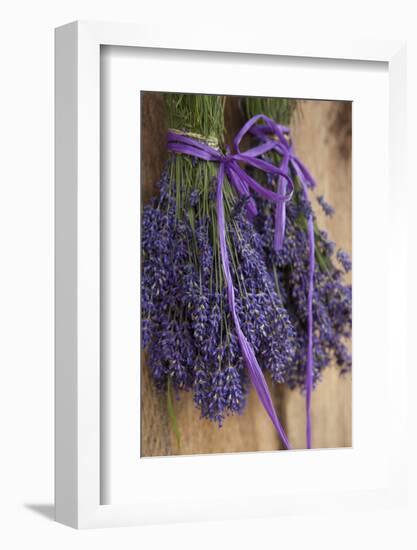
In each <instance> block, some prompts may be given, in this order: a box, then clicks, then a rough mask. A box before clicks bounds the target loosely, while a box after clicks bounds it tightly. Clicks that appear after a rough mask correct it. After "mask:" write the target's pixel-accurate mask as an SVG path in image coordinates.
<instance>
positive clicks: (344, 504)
mask: <svg viewBox="0 0 417 550" xmlns="http://www.w3.org/2000/svg"><path fill="white" fill-rule="evenodd" d="M404 59H405V54H404V45H403V44H401V43H390V42H385V41H379V42H378V41H373V42H363V43H358V42H355V43H342V42H341V43H338V44H325V43H320V42H318V41H317V42H315V43H314V42H309V41H305V42H304V43H303V42H300V41H297V42H294V41H291V40H288V39H287V37H285V38H284V37H278V38H277V37H274V38H273V39H272V38H270V37H268V36H267V35H264V36H258V37H257V39H256V41H255V40H254V41H253V42H248V41H247V40H246V38H245V37H244V35H243V34H242V35H241V34H240V33H239V32H236V33H233V32H232V33H231V32H230V31H229V32H228V33H225V34H224V35H221V36H218V37H217V36H216V37H215V36H212V33H210V32H209V30H207V32H205V31H202V32H201V33H200V32H199V33H198V35H197V34H196V35H190V36H187V37H182V36H177V35H176V34H175V33H174V32H173V31H172V30H169V29H163V28H158V29H157V28H150V27H140V26H139V27H138V26H134V25H119V24H110V23H80V22H77V23H71V24H69V25H65V26H63V27H60V28H58V29H57V31H56V517H57V520H58V521H61V522H63V523H66V524H68V525H71V526H73V527H96V526H97V527H98V526H106V525H109V526H110V525H128V524H139V523H152V522H164V521H165V522H170V521H185V520H190V521H192V520H203V519H216V518H238V517H259V516H267V515H277V514H280V513H290V512H291V513H301V512H303V513H304V512H306V511H308V510H309V509H311V508H312V507H314V509H315V510H321V509H322V510H328V509H330V508H332V509H335V508H337V507H338V508H340V510H346V509H349V508H352V509H358V508H359V509H363V510H364V511H366V509H369V507H371V506H381V505H383V506H388V505H396V504H398V503H400V502H402V500H403V499H404V498H405V496H404V495H405V477H404V475H405V474H404V473H403V472H402V467H401V465H402V464H403V463H404V455H403V452H404V447H403V436H404V433H403V426H404V421H405V420H404V419H405V409H404V405H403V400H402V397H401V395H402V391H403V389H404V386H405V374H406V367H405V345H404V338H405V331H404V323H405V315H404V311H405V298H404V295H403V294H401V292H398V285H399V281H400V280H401V279H402V278H403V277H404V280H405V256H404V249H403V248H402V247H401V246H399V245H398V242H399V241H400V242H405V239H404V240H403V239H402V237H404V232H405V230H404V226H403V221H402V216H401V185H402V181H403V178H404V175H403V173H402V165H403V158H402V155H403V152H402V151H403V149H404V148H403V147H402V144H403V142H404V139H405V138H404V124H405V113H404V109H403V94H404V91H403V83H404V79H405V68H404V67H405V62H404ZM388 257H389V259H390V260H389V262H387V263H386V265H387V268H386V269H380V265H381V262H383V260H384V259H386V258H388ZM378 266H379V267H378ZM394 266H395V269H394ZM381 297H383V299H381ZM394 365H395V376H394V375H393V368H394ZM393 379H395V384H396V391H395V392H393V391H392V380H393ZM388 438H389V439H392V438H394V440H395V445H392V444H387V440H388Z"/></svg>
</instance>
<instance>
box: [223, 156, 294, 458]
mask: <svg viewBox="0 0 417 550" xmlns="http://www.w3.org/2000/svg"><path fill="white" fill-rule="evenodd" d="M223 183H224V165H223V164H220V166H219V170H218V174H217V193H216V208H217V226H218V232H219V241H220V254H221V259H222V265H223V273H224V276H225V279H226V285H227V296H228V300H229V308H230V311H231V313H232V317H233V322H234V324H235V328H236V332H237V337H238V340H239V345H240V349H241V352H242V355H243V358H244V360H245V364H246V367H247V369H248V371H249V376H250V379H251V382H252V384H253V386H254V388H255V390H256V392H257V394H258V396H259V399H260V401H261V403H262V405H263V407H264V409H265V410H266V412H267V413H268V415H269V417H270V419H271V421H272V423H273V425H274V427H275V429H276V430H277V432H278V434H279V436H280V438H281V440H282V442H283V443H284V445H285V447H286V448H287V449H290V448H291V447H290V443H289V441H288V438H287V435H286V433H285V431H284V429H283V427H282V425H281V423H280V421H279V419H278V416H277V414H276V412H275V408H274V405H273V403H272V398H271V394H270V392H269V389H268V386H267V383H266V380H265V377H264V375H263V372H262V370H261V368H260V366H259V363H258V361H257V359H256V357H255V353H254V351H253V349H252V346H251V345H250V344H249V342H248V341H247V339H246V336H245V335H244V334H243V332H242V329H241V327H240V322H239V318H238V315H237V313H236V304H235V290H234V287H233V280H232V276H231V273H230V267H229V256H228V252H227V245H226V235H225V222H224V207H223Z"/></svg>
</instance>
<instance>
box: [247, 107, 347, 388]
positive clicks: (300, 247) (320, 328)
mask: <svg viewBox="0 0 417 550" xmlns="http://www.w3.org/2000/svg"><path fill="white" fill-rule="evenodd" d="M242 106H243V110H244V112H245V113H246V115H247V116H248V118H249V117H251V116H253V115H255V114H258V113H263V114H265V115H267V116H269V117H271V118H273V119H274V120H276V121H277V122H279V123H280V124H283V125H288V123H289V121H290V118H291V115H292V113H293V110H294V108H295V102H294V101H293V102H291V101H289V100H283V99H282V100H281V99H271V98H246V99H245V100H244V101H243V105H242ZM265 158H266V159H267V160H270V161H271V162H273V163H274V164H276V165H280V163H281V160H282V158H281V157H280V155H279V154H278V153H277V152H276V151H275V150H273V151H270V152H269V153H267V154H266V155H265ZM256 177H257V178H261V179H262V178H263V179H264V184H265V185H269V186H270V188H271V189H274V190H276V189H277V182H276V181H275V180H273V179H272V178H265V176H263V174H261V173H258V172H257V174H256ZM292 178H293V181H294V184H295V185H294V194H293V198H292V200H291V201H290V202H289V203H288V204H287V208H286V229H285V239H284V244H283V248H282V249H281V250H279V251H278V252H276V251H275V250H274V215H275V212H274V208H271V205H270V204H269V203H267V202H265V201H262V200H260V199H257V202H258V206H259V211H260V212H261V214H260V215H259V216H258V218H257V220H256V225H257V229H258V231H259V235H260V238H261V240H262V242H263V249H264V253H265V256H266V263H267V266H268V270H269V272H270V273H272V274H273V276H274V280H275V288H276V290H277V292H279V293H280V294H281V296H282V298H283V303H284V306H285V309H286V310H287V311H288V314H289V316H290V319H291V322H292V325H293V327H294V329H295V333H296V337H295V338H296V347H295V349H296V354H295V358H294V361H293V362H292V363H291V369H290V372H289V374H288V376H287V378H286V382H287V383H288V384H289V386H290V387H297V386H298V387H301V388H304V386H305V376H306V374H305V372H306V371H305V369H306V353H307V351H306V350H307V343H308V341H307V340H308V339H307V295H308V272H309V243H308V235H307V221H308V218H309V216H310V214H311V213H312V209H311V205H310V203H309V201H308V200H306V198H305V195H304V193H303V191H302V188H301V185H300V182H299V181H298V179H297V176H296V174H294V173H293V174H292ZM318 202H319V204H320V205H321V207H322V208H323V210H324V212H325V214H326V215H328V216H331V215H334V209H333V208H332V207H331V206H330V205H329V204H328V203H327V202H326V201H325V199H324V198H323V197H318ZM312 214H313V220H314V240H315V268H314V294H313V364H314V371H313V383H314V384H316V383H317V382H318V381H319V380H320V378H321V373H322V371H323V369H324V368H325V367H327V366H328V365H329V364H330V363H331V362H332V361H333V360H334V361H335V362H336V364H337V365H338V366H339V368H340V369H341V372H343V373H344V372H346V371H348V370H350V369H351V365H352V361H351V355H350V353H349V351H348V348H347V342H348V341H349V339H350V338H351V327H352V288H351V286H350V285H347V284H346V283H345V281H344V273H345V272H348V271H350V269H351V261H350V258H349V256H348V254H347V253H346V252H343V251H341V250H339V251H338V252H337V254H336V255H335V244H334V243H333V242H332V241H331V240H330V239H329V237H328V235H327V233H326V232H325V231H322V230H320V228H319V227H318V225H317V220H316V217H315V215H314V213H312ZM335 258H336V259H337V260H338V262H339V263H340V265H341V266H342V267H343V270H341V269H339V268H338V266H337V263H336V262H335V261H334V260H335Z"/></svg>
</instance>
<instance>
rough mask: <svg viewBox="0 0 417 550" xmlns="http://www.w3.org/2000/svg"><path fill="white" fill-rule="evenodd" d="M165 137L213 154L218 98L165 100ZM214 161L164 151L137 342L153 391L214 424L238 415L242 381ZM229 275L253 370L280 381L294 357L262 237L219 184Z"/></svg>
mask: <svg viewBox="0 0 417 550" xmlns="http://www.w3.org/2000/svg"><path fill="white" fill-rule="evenodd" d="M165 101H166V106H167V111H168V116H169V122H170V126H171V129H172V131H173V132H181V133H182V134H183V135H184V134H185V135H189V136H190V137H192V138H193V139H197V140H200V141H201V142H202V143H208V144H209V145H210V146H211V147H214V148H219V149H220V148H222V147H223V130H224V128H223V106H224V100H223V98H221V97H218V96H194V95H185V94H166V95H165ZM217 170H218V166H217V164H216V163H214V162H210V161H206V160H198V159H193V158H191V157H190V156H187V155H183V154H176V153H172V154H171V155H170V159H169V161H168V165H167V167H166V170H165V171H164V174H163V175H162V177H161V180H160V182H159V196H158V197H157V198H155V199H154V200H153V201H152V202H151V203H150V204H148V205H146V206H145V208H144V211H143V221H142V250H143V255H142V256H143V267H142V339H143V345H144V347H145V348H146V349H147V352H148V362H149V367H150V370H151V373H152V377H153V380H154V382H155V384H156V386H157V387H158V388H159V389H161V390H164V391H166V390H167V386H168V380H169V381H170V385H172V386H173V388H174V389H175V390H176V391H177V393H178V392H179V391H180V390H189V391H192V392H193V398H194V402H195V405H196V406H197V407H198V408H199V410H200V411H201V416H202V417H205V418H208V419H210V420H213V421H216V422H218V423H219V425H221V423H222V421H223V420H224V418H225V416H227V415H228V414H232V413H241V412H242V411H243V409H244V406H245V399H246V396H247V392H248V375H247V370H246V368H245V365H244V361H243V358H242V353H241V349H240V347H239V342H238V338H237V334H236V328H235V325H234V323H233V319H232V315H231V312H230V310H229V302H228V299H227V294H226V282H225V280H224V273H223V271H222V263H221V254H220V248H219V239H218V223H217V222H218V220H217V215H218V213H217V210H216V200H215V192H216V174H217ZM222 192H223V203H224V213H225V224H226V236H227V248H228V256H229V260H230V271H231V275H232V279H233V285H234V288H235V293H236V310H237V313H238V317H239V321H240V325H241V328H242V330H243V332H244V334H245V336H246V338H247V340H248V341H249V343H250V344H251V345H252V347H253V349H254V351H255V353H256V355H257V357H258V359H259V362H260V363H261V366H262V368H263V369H265V370H268V371H269V372H270V373H271V375H272V377H273V379H274V380H276V381H278V382H281V381H283V380H284V379H285V373H286V372H288V371H289V370H290V369H291V365H292V363H293V362H294V359H295V354H296V346H295V342H296V333H295V331H294V329H293V326H292V323H291V321H290V317H289V315H288V313H287V312H286V310H285V308H284V306H283V302H282V297H281V295H280V294H279V293H278V292H277V288H276V286H275V283H274V281H273V279H272V278H271V274H270V272H269V270H268V269H267V265H266V262H265V253H264V243H263V240H262V236H261V235H260V234H259V233H258V232H257V231H255V229H254V226H253V224H252V222H250V221H248V219H247V214H246V208H245V201H244V200H242V198H240V197H239V195H238V194H237V192H236V190H235V188H234V187H233V186H232V185H231V184H230V182H229V181H227V179H226V180H225V182H224V185H223V191H222Z"/></svg>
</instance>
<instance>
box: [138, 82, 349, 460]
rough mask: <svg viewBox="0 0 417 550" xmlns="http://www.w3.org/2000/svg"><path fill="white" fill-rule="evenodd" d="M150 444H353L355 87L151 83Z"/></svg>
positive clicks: (141, 125) (145, 334) (145, 315)
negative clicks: (336, 92)
mask: <svg viewBox="0 0 417 550" xmlns="http://www.w3.org/2000/svg"><path fill="white" fill-rule="evenodd" d="M138 101H140V113H141V120H140V121H138V131H140V134H141V151H140V162H141V177H140V181H138V185H140V192H141V206H140V214H139V209H138V215H140V216H141V223H140V227H141V235H140V246H141V280H140V282H139V281H138V285H139V284H140V295H141V300H140V308H141V334H140V335H138V345H139V341H140V346H141V350H142V353H141V365H138V369H139V368H140V369H141V371H140V372H141V388H140V399H141V403H140V409H141V429H140V438H141V441H140V444H141V445H140V448H141V456H142V457H155V456H170V455H195V454H210V453H236V452H255V451H278V450H294V449H320V448H341V447H351V445H352V358H351V352H352V260H351V258H352V191H351V179H352V102H351V101H340V100H337V101H336V100H334V101H332V100H317V99H314V100H312V99H298V98H284V97H253V96H241V97H238V96H223V95H204V94H189V93H186V92H181V93H177V92H163V91H142V92H141V93H140V96H139V97H138Z"/></svg>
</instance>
